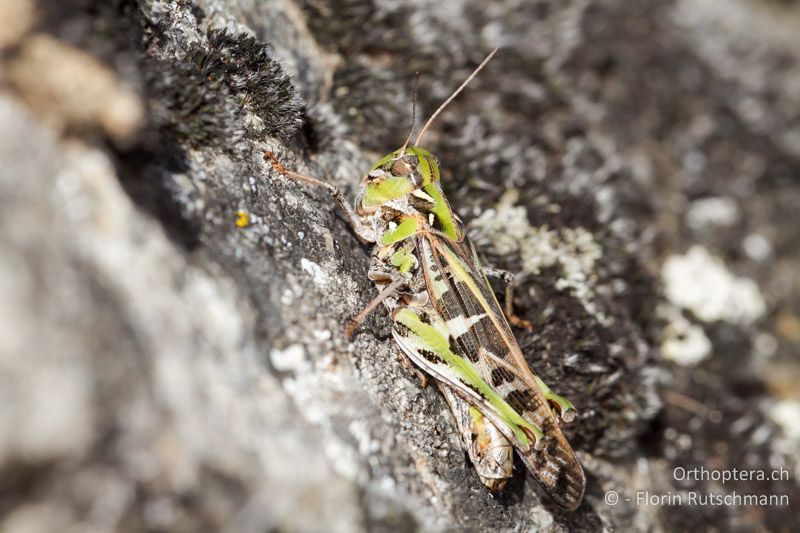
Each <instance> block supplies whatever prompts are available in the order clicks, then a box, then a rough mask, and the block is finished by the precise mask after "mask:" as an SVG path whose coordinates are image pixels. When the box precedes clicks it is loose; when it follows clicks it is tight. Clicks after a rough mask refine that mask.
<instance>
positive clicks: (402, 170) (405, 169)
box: [391, 158, 414, 176]
mask: <svg viewBox="0 0 800 533" xmlns="http://www.w3.org/2000/svg"><path fill="white" fill-rule="evenodd" d="M413 170H414V169H413V168H411V165H409V164H408V162H407V161H405V159H404V158H400V159H398V160H397V161H395V162H394V164H393V165H392V169H391V172H392V175H393V176H408V175H409V174H411V172H412V171H413Z"/></svg>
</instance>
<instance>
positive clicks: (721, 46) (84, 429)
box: [0, 0, 800, 532]
mask: <svg viewBox="0 0 800 533" xmlns="http://www.w3.org/2000/svg"><path fill="white" fill-rule="evenodd" d="M0 14H2V16H0V119H1V120H0V301H2V302H3V306H2V307H0V370H2V371H0V406H1V407H0V529H2V530H4V531H25V532H29V531H52V530H53V529H54V528H58V529H60V530H69V531H108V530H119V531H139V530H170V531H189V530H192V531H194V530H208V529H214V530H216V529H225V530H230V531H267V530H269V531H272V530H282V531H357V530H370V531H384V530H385V531H389V530H391V531H397V530H400V531H417V530H423V531H439V530H488V529H492V530H503V531H511V530H514V531H518V530H545V531H567V530H569V531H573V530H574V531H596V530H601V529H610V530H614V529H617V530H641V531H652V530H665V531H666V530H676V529H689V528H691V529H699V528H708V527H714V528H716V529H720V530H730V531H737V530H743V531H744V530H747V531H750V530H787V528H788V529H791V524H797V523H798V521H800V511H798V507H797V502H798V501H800V486H799V485H798V479H800V462H798V457H799V456H800V454H799V453H798V452H800V433H798V430H797V421H798V420H799V419H800V394H798V392H797V386H796V384H797V383H798V379H800V364H798V355H800V291H798V288H799V287H800V274H798V272H800V268H798V266H799V265H800V233H799V232H800V209H798V206H800V186H799V185H798V183H797V175H798V173H800V37H798V36H800V6H798V4H797V3H795V2H779V1H777V0H772V1H767V2H754V1H746V0H739V1H736V2H722V1H715V0H706V1H700V0H674V1H670V2H657V1H655V0H652V1H645V2H636V3H632V2H624V1H622V0H616V1H614V0H597V1H594V2H589V1H587V0H570V1H550V2H547V1H537V2H525V3H519V2H512V1H500V2H492V3H491V4H485V3H483V2H476V1H458V2H447V3H446V4H441V5H436V6H434V5H433V3H427V2H369V1H362V0H353V1H347V2H337V1H328V0H326V1H320V2H303V1H300V2H290V1H288V0H268V1H263V2H246V1H233V0H231V1H223V0H205V1H204V0H195V1H189V0H185V1H179V2H164V1H160V0H140V1H136V2H123V1H111V2H97V3H95V2H90V1H88V0H71V1H68V2H62V3H53V2H47V3H40V4H35V3H34V2H32V1H31V0H17V1H14V2H12V1H9V0H0ZM493 47H501V51H500V53H499V54H498V56H497V57H496V58H495V60H494V61H493V62H492V63H490V64H489V66H488V67H487V69H486V70H485V71H484V72H483V73H482V74H481V75H480V76H479V77H478V78H477V79H476V80H475V81H474V82H473V83H472V84H471V85H470V86H469V88H468V89H467V91H465V92H464V93H463V94H462V95H461V96H460V97H459V98H458V99H457V100H456V101H455V102H454V103H453V104H451V106H450V107H449V108H448V109H447V111H446V112H445V113H444V114H443V115H442V116H441V117H440V118H439V120H438V122H437V123H436V124H435V126H434V127H433V129H432V130H431V132H430V133H429V134H428V136H427V137H426V141H425V145H426V146H427V147H428V148H430V149H431V150H432V151H433V152H434V153H435V154H437V156H438V157H439V159H440V162H441V164H442V168H443V183H444V187H445V190H446V192H447V193H448V197H449V199H450V201H451V204H452V205H453V206H454V207H455V209H456V211H457V212H458V213H459V214H460V215H461V217H462V218H463V219H464V220H465V221H466V222H467V225H468V228H469V232H470V235H471V236H472V238H473V240H474V241H475V243H476V245H477V247H478V249H479V252H480V253H481V255H482V256H483V257H484V259H485V263H487V264H489V265H492V266H494V267H498V268H504V269H507V270H510V271H512V272H519V273H520V280H521V281H520V283H519V286H518V287H517V289H516V292H515V300H514V305H515V309H516V311H517V313H518V314H519V315H521V316H522V317H523V318H526V319H528V320H530V321H532V322H533V323H534V324H535V328H534V330H533V331H532V332H526V331H522V330H520V331H517V334H518V339H519V341H520V345H521V346H522V348H523V350H524V351H525V352H526V355H527V356H528V357H529V362H530V363H531V366H532V368H534V369H535V370H536V372H537V373H538V374H539V375H540V376H542V378H543V379H544V380H545V381H546V382H547V383H549V384H550V386H551V387H552V388H554V389H555V390H557V391H558V392H559V393H561V394H564V395H566V396H567V397H569V398H570V399H571V400H572V401H573V402H574V403H575V405H576V407H577V408H578V410H579V416H578V417H577V419H576V420H575V421H574V422H572V423H571V424H569V425H568V426H567V427H565V432H566V434H567V436H568V438H569V440H570V442H571V443H572V444H573V446H574V447H575V449H576V450H577V451H578V454H579V457H580V458H581V460H582V462H583V464H584V467H585V470H586V472H587V477H588V486H587V493H586V498H585V502H584V504H583V505H582V506H581V507H580V508H579V509H578V510H577V511H576V512H574V513H566V512H564V511H562V510H560V509H558V508H557V506H555V505H554V504H552V503H551V502H549V501H548V500H547V499H546V497H545V496H543V494H542V492H541V491H540V490H539V488H538V487H537V486H536V483H535V482H534V481H533V479H532V477H531V476H530V475H529V474H526V473H525V472H524V468H523V467H522V465H521V464H518V465H517V466H518V468H517V472H516V474H515V477H514V478H513V479H512V480H511V482H510V483H509V485H508V487H507V488H506V489H505V491H504V492H503V493H502V494H498V495H491V494H489V493H488V492H487V491H486V490H485V489H484V488H483V487H482V486H481V485H480V482H479V481H478V479H477V477H476V476H475V474H474V471H472V469H471V467H470V466H469V465H468V464H467V462H466V459H465V456H464V453H463V451H462V450H461V448H460V444H459V440H458V437H457V435H456V434H455V433H454V428H453V424H452V421H451V420H450V417H449V413H448V412H447V409H446V404H445V402H444V401H443V399H442V397H441V396H440V394H439V393H438V391H437V390H436V388H435V387H428V388H422V387H421V386H420V384H419V382H418V381H417V380H416V378H415V377H414V376H413V375H411V374H409V373H408V372H407V371H406V370H404V369H403V367H402V365H401V364H400V363H399V362H398V360H397V358H396V351H397V349H396V347H395V346H394V345H393V342H392V341H391V336H390V334H389V325H390V324H389V319H388V317H387V316H385V313H383V312H380V311H379V312H376V313H374V314H373V316H371V317H370V318H369V319H368V320H367V321H366V323H365V324H364V326H362V328H361V329H360V330H359V333H358V335H357V336H356V337H355V339H354V340H353V342H352V343H351V342H348V341H347V340H346V339H345V337H344V334H343V324H344V323H345V322H346V320H347V319H348V318H350V317H352V316H353V314H355V313H356V312H357V311H358V310H359V309H361V308H362V307H363V306H364V305H365V304H366V303H367V302H368V301H369V300H370V299H371V298H372V297H373V295H374V289H372V287H371V284H370V283H369V282H368V280H367V278H366V270H367V263H368V258H369V250H368V249H367V248H365V247H363V246H362V245H360V244H359V243H358V241H357V240H356V239H355V237H354V236H353V234H352V233H351V232H350V231H349V228H348V227H347V225H346V223H345V222H344V221H343V220H342V218H341V217H340V216H338V214H337V211H336V208H335V205H334V203H333V202H332V201H331V200H330V198H329V197H328V196H327V195H326V194H325V193H324V192H323V191H320V190H314V189H313V188H309V187H307V186H303V185H299V184H298V183H295V182H292V181H290V180H287V179H285V178H283V177H281V176H280V175H278V174H277V173H276V172H275V171H274V170H273V169H272V167H271V166H270V165H269V164H268V163H267V162H265V160H264V157H263V153H264V151H265V150H270V151H272V152H274V153H275V154H276V155H277V156H278V157H279V158H280V159H281V161H282V162H283V163H284V164H285V165H286V166H287V167H289V168H292V169H294V170H297V171H299V172H304V173H308V174H310V175H313V176H316V177H319V178H321V179H325V180H327V181H330V182H332V183H335V184H336V185H338V186H339V187H341V188H342V189H343V190H345V191H346V192H347V193H349V194H350V195H352V193H353V191H354V187H355V186H356V185H357V182H358V179H359V177H360V176H361V175H363V173H364V171H365V170H366V169H368V168H369V167H370V166H371V165H372V163H374V161H375V160H377V158H378V157H380V156H382V155H383V154H384V153H387V152H388V151H390V150H392V149H394V148H395V147H397V146H399V145H400V144H401V143H402V142H403V140H404V138H405V136H406V135H407V133H408V128H409V126H410V122H411V116H410V115H411V108H412V106H411V98H412V84H413V79H414V73H415V72H419V73H420V82H419V92H418V95H419V96H418V101H417V110H418V112H417V119H418V122H417V123H418V124H419V123H420V121H422V120H424V119H426V118H427V117H428V116H429V114H430V113H431V112H432V111H433V110H434V109H435V108H436V107H437V106H438V104H439V103H440V102H441V101H442V100H443V99H444V98H445V97H446V96H447V95H448V94H449V93H450V92H451V91H452V90H453V89H454V88H455V87H456V86H457V85H458V83H460V81H461V80H462V79H463V78H464V77H466V75H468V73H469V72H470V70H471V69H472V68H474V66H475V65H476V64H477V63H478V62H479V61H480V60H481V59H482V57H483V56H484V54H485V53H487V52H488V51H489V50H490V49H492V48H493ZM500 289H501V288H500V287H498V290H500ZM699 467H703V468H706V469H710V470H713V469H731V468H737V469H747V470H759V471H767V472H772V471H773V470H775V469H778V470H779V471H780V469H783V471H785V472H786V474H785V476H784V479H779V480H774V481H773V480H756V481H731V482H728V483H725V484H722V483H721V482H719V481H714V480H702V479H701V480H692V479H680V478H681V476H680V475H679V473H680V468H683V469H686V470H691V469H692V468H699ZM676 468H678V469H679V470H678V471H676V470H675V469H676ZM676 472H678V474H676ZM683 477H686V476H683ZM609 491H616V493H618V494H619V496H620V500H619V501H618V502H611V503H613V504H612V505H610V504H609V502H610V501H609V499H608V494H611V493H610V492H609ZM693 491H694V492H696V493H700V494H707V493H713V494H716V495H728V496H730V495H732V494H733V493H738V494H759V495H760V494H764V495H778V496H782V495H785V496H786V497H787V498H788V502H789V504H788V505H784V504H783V503H779V504H777V505H775V504H772V505H764V506H759V505H755V506H753V505H751V506H743V505H689V504H688V503H686V501H687V500H686V499H687V498H688V496H689V494H690V493H691V492H693ZM645 493H647V494H648V495H650V496H663V495H666V496H668V497H670V496H672V495H678V496H680V497H683V498H684V504H682V505H675V504H674V501H675V500H674V499H673V500H672V502H673V503H672V504H669V501H667V502H661V503H659V504H656V505H653V504H651V505H647V504H645V503H643V502H641V501H637V495H638V496H641V495H642V494H645ZM612 499H613V498H612Z"/></svg>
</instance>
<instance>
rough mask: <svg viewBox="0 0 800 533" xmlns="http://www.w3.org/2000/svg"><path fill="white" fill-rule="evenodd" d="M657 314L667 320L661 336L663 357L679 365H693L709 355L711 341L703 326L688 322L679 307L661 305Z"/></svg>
mask: <svg viewBox="0 0 800 533" xmlns="http://www.w3.org/2000/svg"><path fill="white" fill-rule="evenodd" d="M658 315H659V317H661V318H662V319H664V320H666V322H667V325H666V326H665V327H664V330H663V331H662V337H661V354H662V355H663V356H664V357H666V358H667V359H670V360H672V361H675V362H676V363H678V364H679V365H683V366H694V365H696V364H698V363H700V362H701V361H704V360H705V359H707V358H708V356H710V355H711V349H712V346H711V341H710V340H708V337H707V336H706V334H705V332H704V331H703V328H701V327H700V326H698V325H696V324H692V323H691V322H689V321H688V320H687V319H686V318H685V317H684V316H683V315H682V314H681V311H680V309H678V308H677V307H675V306H672V305H669V304H665V305H661V306H659V308H658Z"/></svg>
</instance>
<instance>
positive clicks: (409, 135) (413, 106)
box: [400, 72, 419, 157]
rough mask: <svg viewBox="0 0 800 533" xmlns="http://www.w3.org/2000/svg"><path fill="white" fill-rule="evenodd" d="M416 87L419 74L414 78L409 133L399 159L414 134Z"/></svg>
mask: <svg viewBox="0 0 800 533" xmlns="http://www.w3.org/2000/svg"><path fill="white" fill-rule="evenodd" d="M417 86H419V72H417V73H416V75H415V76H414V96H413V98H412V99H411V131H409V132H408V137H406V142H404V143H403V147H402V148H401V149H400V157H403V156H404V155H405V153H406V148H407V147H408V142H409V141H410V140H411V136H412V135H413V134H414V119H415V118H416V116H417Z"/></svg>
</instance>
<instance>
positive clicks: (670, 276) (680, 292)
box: [661, 246, 766, 325]
mask: <svg viewBox="0 0 800 533" xmlns="http://www.w3.org/2000/svg"><path fill="white" fill-rule="evenodd" d="M661 276H662V279H663V281H664V291H665V294H666V296H667V298H668V299H669V301H670V302H672V303H673V304H675V305H677V306H678V307H681V308H684V309H688V310H690V311H691V312H692V313H694V315H695V316H696V317H697V318H699V319H700V320H702V321H704V322H715V321H718V320H722V321H725V322H730V323H733V324H743V325H746V324H751V323H753V322H754V321H756V320H758V318H760V317H761V316H762V315H763V314H764V312H765V310H766V306H765V304H764V299H763V298H762V297H761V292H760V291H759V289H758V286H757V285H756V284H755V282H753V280H751V279H749V278H744V277H737V276H734V275H733V274H732V273H731V272H730V271H729V270H728V269H727V268H726V267H725V264H724V263H723V262H722V260H721V259H720V258H718V257H715V256H712V255H711V254H710V253H708V251H707V250H706V249H705V248H703V247H701V246H692V247H691V248H690V249H689V251H688V252H687V253H686V254H685V255H672V256H670V257H668V258H667V260H666V261H664V265H663V267H662V270H661Z"/></svg>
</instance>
